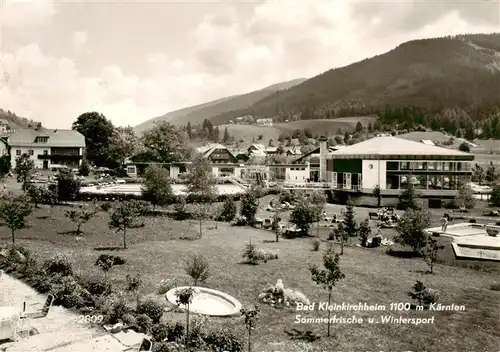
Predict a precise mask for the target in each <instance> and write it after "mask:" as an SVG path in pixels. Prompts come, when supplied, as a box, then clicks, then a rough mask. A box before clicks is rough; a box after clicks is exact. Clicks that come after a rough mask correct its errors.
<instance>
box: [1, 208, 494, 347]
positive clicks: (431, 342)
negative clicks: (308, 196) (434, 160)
mask: <svg viewBox="0 0 500 352" xmlns="http://www.w3.org/2000/svg"><path fill="white" fill-rule="evenodd" d="M265 200H267V199H265ZM265 200H264V199H263V200H262V201H261V206H260V208H261V209H260V212H259V216H266V214H265V213H264V212H263V211H262V208H263V205H264V204H266V201H265ZM67 209H68V208H67V207H61V206H57V207H55V208H54V209H53V213H52V220H51V219H45V218H44V217H45V216H47V215H48V209H46V208H40V209H38V210H36V212H35V213H34V214H33V215H32V216H30V222H31V224H32V226H31V227H30V228H29V229H25V230H21V231H19V232H18V236H17V243H18V245H20V246H24V247H26V248H29V249H30V250H32V251H34V253H35V255H36V257H37V258H39V259H46V258H50V257H52V256H54V255H55V254H56V253H60V254H65V255H67V256H68V257H69V258H71V261H72V262H73V263H74V268H75V269H76V270H77V272H78V273H79V274H83V275H84V276H91V277H103V273H102V271H101V270H100V269H99V268H98V267H96V266H95V265H94V262H95V260H96V258H97V257H98V256H99V255H100V254H103V253H109V254H113V255H119V256H120V257H122V258H124V259H125V260H126V263H125V264H124V265H121V266H117V267H115V268H113V269H112V270H111V271H110V272H109V273H108V275H107V276H108V279H109V280H110V282H112V284H113V286H114V287H115V288H116V289H118V290H120V289H121V290H125V287H126V280H125V276H126V275H127V274H130V275H132V276H134V275H137V274H140V275H141V277H142V280H143V285H142V286H141V289H140V293H141V295H142V296H143V297H144V296H147V297H149V298H153V299H155V300H157V301H158V302H162V303H164V304H166V301H165V298H164V297H163V296H161V295H158V287H159V285H160V283H161V281H162V280H166V279H174V278H175V279H177V280H179V284H181V285H182V284H189V282H190V280H189V277H188V276H187V275H186V273H185V271H184V267H185V260H186V259H187V258H188V257H189V256H190V255H193V254H200V255H202V256H204V257H205V258H206V259H207V260H208V262H209V264H210V267H211V275H210V277H209V278H208V279H207V281H206V282H205V283H204V286H206V287H209V288H213V289H217V290H221V291H223V292H226V293H228V294H230V295H232V296H234V297H236V298H237V299H238V300H240V302H241V303H242V304H243V306H244V307H250V306H252V305H254V304H259V307H260V310H261V313H260V319H259V322H258V325H257V328H256V330H255V332H254V334H253V336H254V339H253V349H252V350H253V351H258V352H276V351H287V352H299V351H306V350H307V351H318V352H319V351H338V350H343V351H362V350H363V351H364V350H366V348H367V347H368V346H376V349H377V350H387V351H403V350H411V351H433V352H449V351H463V352H466V351H467V352H470V351H476V352H482V351H484V352H486V351H493V350H495V348H497V347H498V341H499V339H500V322H499V321H498V316H497V312H498V311H499V309H500V296H499V294H500V292H499V291H495V290H492V289H491V287H492V285H494V284H495V283H498V265H495V264H497V263H490V264H491V266H490V265H488V267H482V266H477V267H476V268H475V269H472V266H471V267H461V266H456V265H453V264H452V263H453V262H454V261H455V260H454V258H452V257H453V256H452V253H451V252H452V251H451V250H450V248H447V249H446V250H445V251H444V253H443V254H442V257H441V259H442V260H444V262H446V263H449V264H447V265H443V264H437V265H436V267H435V274H433V275H425V274H423V272H424V271H425V270H426V265H425V264H424V262H423V261H422V260H421V259H418V258H398V257H393V256H389V255H387V254H386V252H385V248H384V247H381V248H375V249H366V248H360V247H357V246H355V245H354V244H355V243H357V240H356V239H353V241H352V243H351V244H350V245H348V246H347V247H346V248H345V253H344V255H343V256H341V260H340V266H341V269H342V271H343V272H344V274H345V276H346V277H345V279H343V280H342V281H341V282H339V283H338V285H337V286H336V287H335V288H334V290H333V302H335V303H339V304H340V303H343V302H345V303H350V304H358V303H360V302H361V303H366V304H369V305H373V304H379V305H384V306H386V307H387V310H386V311H384V312H380V311H379V312H374V311H337V312H335V313H334V314H336V315H337V317H345V318H351V317H353V316H355V317H356V319H359V318H362V319H363V322H361V323H357V324H333V326H332V336H331V337H326V326H325V324H317V323H316V324H315V323H306V324H303V323H297V322H296V320H297V315H301V316H302V317H305V318H320V317H323V318H324V317H326V312H320V311H312V312H306V311H304V312H299V311H297V310H295V309H294V308H283V309H277V308H273V307H271V306H269V305H266V304H263V303H259V301H258V299H257V297H258V295H259V293H260V292H261V291H262V290H263V289H265V288H266V287H267V285H269V284H275V283H276V280H277V279H279V278H281V279H282V280H283V282H284V284H285V287H290V288H292V289H295V290H299V291H302V292H303V293H304V294H305V295H306V296H307V297H308V298H309V299H310V301H311V302H323V301H325V300H326V299H327V294H326V291H325V290H323V289H322V288H321V287H319V286H317V285H316V284H314V282H313V281H312V280H311V274H310V272H309V269H308V268H309V265H311V264H317V265H321V261H322V250H323V249H324V248H325V246H326V243H327V242H328V241H327V236H328V232H329V229H326V228H325V229H321V231H320V234H319V240H320V242H321V245H320V248H319V249H320V250H319V251H313V249H312V245H311V238H301V239H300V238H299V239H284V238H282V239H280V241H279V242H274V239H275V236H274V234H273V233H271V232H269V231H266V230H262V229H254V228H250V227H231V226H230V225H229V224H227V223H217V226H215V223H214V222H212V221H207V222H206V223H205V224H204V226H203V228H204V233H203V237H202V238H201V239H197V231H198V226H197V223H196V222H194V221H174V220H172V219H169V218H167V217H161V216H160V217H158V216H156V217H147V218H145V221H144V227H141V228H138V229H132V230H130V231H129V235H128V236H129V239H128V243H129V246H128V249H126V250H123V249H120V246H121V235H119V234H116V233H115V232H114V231H112V230H109V228H108V226H107V223H108V221H109V214H108V213H107V212H103V211H102V212H100V213H99V214H98V215H97V216H96V217H95V218H93V219H92V220H91V221H89V222H88V223H87V224H85V226H84V228H83V230H84V233H83V235H82V236H81V237H75V236H74V235H73V234H71V231H73V230H74V229H75V228H74V224H72V223H71V222H69V221H68V220H67V219H66V218H65V216H64V212H65V210H67ZM339 211H340V206H338V205H328V206H327V213H328V214H331V213H332V212H336V213H338V212H339ZM367 211H368V210H367V209H364V208H357V209H356V212H357V218H358V221H359V220H362V219H364V218H365V216H366V215H367ZM437 219H438V217H437V214H435V216H433V220H434V222H436V221H438V220H437ZM373 224H374V223H372V225H373ZM313 233H316V231H315V230H314V231H313ZM393 235H394V233H391V230H387V231H386V230H384V236H388V237H392V236H393ZM9 241H10V233H9V231H8V230H7V229H5V228H0V243H1V244H5V245H6V244H8V243H9ZM249 241H252V243H254V244H256V245H257V247H258V248H262V249H267V250H272V251H278V253H279V258H278V259H277V260H271V261H269V262H267V263H261V264H259V265H246V264H242V263H241V261H242V258H241V253H242V251H243V249H244V246H245V244H247V243H248V242H249ZM444 241H446V240H444ZM443 244H446V245H447V247H449V243H446V242H443ZM334 246H335V247H336V249H337V250H338V249H339V245H338V244H334ZM447 258H449V259H447ZM416 280H421V281H422V282H424V284H425V285H427V286H429V287H431V288H435V289H437V290H439V291H440V303H442V304H452V303H454V304H457V305H464V306H465V307H466V309H465V311H460V312H455V311H434V312H431V311H420V312H416V311H389V310H388V309H389V305H390V304H391V303H399V302H409V301H410V300H409V298H408V295H407V291H408V290H410V289H411V286H412V285H413V284H414V283H415V281H416ZM131 300H133V298H132V297H131ZM380 315H384V316H392V317H395V318H397V317H399V316H401V317H404V318H414V317H418V318H432V317H434V320H433V323H432V324H421V325H418V326H415V325H409V324H380V323H379V324H373V323H368V320H367V319H368V318H377V319H378V318H379V316H380ZM162 319H163V321H170V322H173V321H179V322H182V323H184V321H185V314H183V313H182V312H175V311H174V312H169V313H165V314H164V315H163V318H162ZM209 321H210V323H209V327H210V328H215V327H220V326H225V325H227V324H230V325H232V327H233V328H234V329H237V330H239V331H241V336H246V335H245V333H244V330H243V329H244V325H243V323H242V321H241V319H239V318H210V320H209ZM471 327H473V328H471ZM291 329H299V330H301V331H307V330H310V331H312V332H313V333H314V334H316V335H318V336H320V338H319V340H317V341H315V342H313V343H305V342H303V341H299V340H293V339H291V338H290V336H288V334H287V331H290V330H291Z"/></svg>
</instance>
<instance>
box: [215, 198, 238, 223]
mask: <svg viewBox="0 0 500 352" xmlns="http://www.w3.org/2000/svg"><path fill="white" fill-rule="evenodd" d="M236 214H237V209H236V203H235V202H234V201H233V200H232V199H230V198H227V199H226V200H225V202H224V204H223V206H222V210H221V212H220V214H219V218H218V220H219V221H227V222H230V221H233V219H234V217H235V216H236Z"/></svg>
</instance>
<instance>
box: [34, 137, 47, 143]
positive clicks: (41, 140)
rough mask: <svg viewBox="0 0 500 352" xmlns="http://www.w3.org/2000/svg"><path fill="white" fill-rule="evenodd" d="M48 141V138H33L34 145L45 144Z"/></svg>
mask: <svg viewBox="0 0 500 352" xmlns="http://www.w3.org/2000/svg"><path fill="white" fill-rule="evenodd" d="M48 141H49V137H44V136H38V137H36V138H35V143H47V142H48Z"/></svg>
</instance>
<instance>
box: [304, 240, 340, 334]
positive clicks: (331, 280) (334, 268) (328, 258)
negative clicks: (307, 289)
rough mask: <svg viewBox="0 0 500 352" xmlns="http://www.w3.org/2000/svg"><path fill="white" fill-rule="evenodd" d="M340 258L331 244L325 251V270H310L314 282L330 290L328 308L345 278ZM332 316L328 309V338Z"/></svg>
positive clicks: (315, 268) (313, 267) (316, 268)
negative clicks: (334, 289)
mask: <svg viewBox="0 0 500 352" xmlns="http://www.w3.org/2000/svg"><path fill="white" fill-rule="evenodd" d="M339 262H340V257H339V255H338V254H337V253H335V251H334V249H333V245H332V244H331V243H329V244H328V247H327V248H326V250H325V253H324V255H323V266H324V269H319V268H318V266H316V265H313V266H311V267H310V268H309V270H310V272H311V276H312V280H313V281H314V282H315V283H316V284H318V285H321V286H323V288H325V289H327V290H328V307H330V304H331V301H332V291H333V288H334V287H335V285H336V284H337V282H339V281H340V280H342V279H344V278H345V275H344V273H343V272H342V271H341V269H340V265H339ZM330 315H331V310H330V309H328V324H327V329H328V333H327V336H328V337H329V336H330Z"/></svg>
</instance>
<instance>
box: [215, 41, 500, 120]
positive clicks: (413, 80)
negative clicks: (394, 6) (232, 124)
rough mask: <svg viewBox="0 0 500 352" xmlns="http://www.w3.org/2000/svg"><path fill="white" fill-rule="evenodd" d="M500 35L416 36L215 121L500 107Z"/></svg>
mask: <svg viewBox="0 0 500 352" xmlns="http://www.w3.org/2000/svg"><path fill="white" fill-rule="evenodd" d="M498 87H500V33H492V34H470V35H459V36H448V37H442V38H427V39H417V40H411V41H408V42H404V43H401V44H400V45H398V46H396V47H395V48H394V49H392V50H390V51H388V52H386V53H384V54H380V55H376V56H373V57H371V58H366V59H364V60H361V61H358V62H355V63H352V64H349V65H347V66H343V67H339V68H334V69H330V70H328V71H325V72H323V73H321V74H319V75H316V76H314V77H312V78H310V79H308V80H306V81H304V82H303V83H301V84H299V85H297V86H294V87H292V88H290V89H287V90H286V91H284V92H283V93H282V94H280V102H279V103H280V106H279V108H278V109H279V111H280V114H279V116H276V110H277V109H276V102H275V100H274V99H273V98H272V97H265V98H263V99H262V100H260V101H258V102H256V103H255V104H253V105H252V106H250V107H249V108H247V109H241V110H235V111H229V112H225V113H221V114H219V115H217V116H214V117H212V119H211V121H212V123H213V124H221V123H227V122H228V121H229V120H231V119H232V118H234V117H235V116H241V115H246V114H253V115H259V116H266V117H280V118H281V119H290V117H291V115H294V114H300V115H304V114H305V115H307V114H309V115H311V116H306V117H305V118H306V119H308V118H332V117H341V116H349V115H364V114H373V113H377V112H378V111H380V110H381V109H382V108H383V107H384V106H385V105H391V106H394V107H402V106H405V105H413V106H420V107H424V108H429V109H436V110H439V109H443V108H447V107H455V106H459V107H470V106H477V105H482V104H495V105H500V98H499V97H498V96H497V94H495V92H496V91H498Z"/></svg>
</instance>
